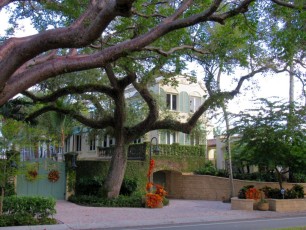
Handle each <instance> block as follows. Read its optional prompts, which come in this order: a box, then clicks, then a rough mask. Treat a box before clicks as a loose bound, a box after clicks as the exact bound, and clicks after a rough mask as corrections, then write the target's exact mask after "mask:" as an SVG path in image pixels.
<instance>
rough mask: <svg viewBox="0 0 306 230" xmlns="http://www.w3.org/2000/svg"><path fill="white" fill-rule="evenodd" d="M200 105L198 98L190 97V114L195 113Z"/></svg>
mask: <svg viewBox="0 0 306 230" xmlns="http://www.w3.org/2000/svg"><path fill="white" fill-rule="evenodd" d="M200 105H201V98H200V97H190V112H192V113H193V112H195V111H197V110H198V108H199V107H200Z"/></svg>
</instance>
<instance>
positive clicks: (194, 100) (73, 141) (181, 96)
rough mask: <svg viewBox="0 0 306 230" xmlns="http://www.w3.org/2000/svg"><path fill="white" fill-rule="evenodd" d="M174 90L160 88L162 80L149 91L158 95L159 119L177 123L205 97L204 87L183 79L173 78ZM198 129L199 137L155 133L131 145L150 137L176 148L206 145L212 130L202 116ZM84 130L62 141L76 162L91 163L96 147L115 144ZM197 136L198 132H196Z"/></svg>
mask: <svg viewBox="0 0 306 230" xmlns="http://www.w3.org/2000/svg"><path fill="white" fill-rule="evenodd" d="M176 79H177V81H178V84H177V86H175V87H174V86H171V85H164V84H163V82H162V79H159V80H158V81H157V82H156V84H155V85H153V86H152V87H151V88H150V90H151V91H152V93H153V94H154V95H158V97H159V98H160V101H162V102H161V103H164V105H163V106H161V108H162V109H161V110H160V116H161V117H162V116H163V115H165V114H171V116H172V117H173V118H175V119H177V120H179V121H183V122H184V121H186V120H187V119H188V118H189V117H190V116H191V115H192V114H193V113H194V112H195V111H196V110H197V109H198V108H199V106H200V105H201V104H202V103H203V102H204V100H205V97H206V96H207V91H206V89H205V86H204V85H203V84H202V83H200V82H196V83H191V82H190V81H188V80H187V79H186V77H184V76H180V77H177V78H176ZM126 97H127V98H133V97H134V98H136V97H137V91H136V90H135V89H134V88H132V87H131V88H128V89H127V90H126ZM199 124H200V125H199V127H198V128H199V129H198V130H202V133H200V134H199V132H197V134H185V133H181V132H173V131H170V130H155V131H151V132H149V133H147V134H146V135H145V136H143V137H141V138H139V139H137V140H135V141H134V143H141V142H145V141H146V142H149V141H150V140H151V139H152V138H153V137H154V138H156V139H157V142H158V144H173V143H178V144H180V145H206V142H207V140H208V139H211V138H213V127H212V126H211V125H210V124H209V122H208V121H207V119H206V116H205V114H203V115H202V116H201V118H200V119H199ZM87 130H88V129H81V128H76V129H75V130H74V132H73V135H71V136H70V137H69V138H67V139H66V143H65V152H66V153H67V152H76V153H78V158H79V159H93V158H96V157H97V156H98V147H100V148H106V147H111V146H112V145H115V144H116V140H115V139H114V138H112V137H111V136H109V135H104V136H103V137H97V136H90V135H88V131H87ZM200 132H201V131H200Z"/></svg>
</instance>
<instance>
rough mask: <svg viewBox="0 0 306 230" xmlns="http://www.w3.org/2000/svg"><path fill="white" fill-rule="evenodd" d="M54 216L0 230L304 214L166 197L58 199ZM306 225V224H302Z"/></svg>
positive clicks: (63, 229) (65, 229)
mask: <svg viewBox="0 0 306 230" xmlns="http://www.w3.org/2000/svg"><path fill="white" fill-rule="evenodd" d="M56 210H57V213H56V215H55V216H54V217H55V218H56V219H57V220H58V222H59V224H57V225H43V226H20V227H3V228H0V229H1V230H12V229H14V230H68V229H69V230H71V229H75V230H81V229H84V230H85V229H86V230H88V229H109V228H116V229H126V228H131V227H137V228H138V229H139V227H140V226H143V227H149V226H156V225H168V224H190V223H211V222H222V221H232V220H251V219H261V218H282V217H283V218H285V217H290V216H306V212H287V213H279V212H272V211H243V210H231V204H229V203H223V202H221V201H205V200H170V204H169V205H168V206H165V207H163V208H156V209H150V208H103V207H85V206H79V205H76V204H73V203H70V202H68V201H63V200H60V201H58V202H57V205H56ZM305 225H306V223H305Z"/></svg>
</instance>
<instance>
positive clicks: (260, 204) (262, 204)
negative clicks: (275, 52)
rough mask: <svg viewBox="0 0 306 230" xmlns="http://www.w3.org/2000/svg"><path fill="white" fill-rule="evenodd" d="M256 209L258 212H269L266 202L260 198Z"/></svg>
mask: <svg viewBox="0 0 306 230" xmlns="http://www.w3.org/2000/svg"><path fill="white" fill-rule="evenodd" d="M257 209H258V210H260V211H268V210H269V203H268V201H267V200H266V199H264V198H261V199H260V201H259V202H258V203H257Z"/></svg>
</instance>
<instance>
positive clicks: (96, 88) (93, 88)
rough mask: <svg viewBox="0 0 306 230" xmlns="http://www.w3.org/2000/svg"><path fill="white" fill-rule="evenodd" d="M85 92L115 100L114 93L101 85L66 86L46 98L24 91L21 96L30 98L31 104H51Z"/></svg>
mask: <svg viewBox="0 0 306 230" xmlns="http://www.w3.org/2000/svg"><path fill="white" fill-rule="evenodd" d="M86 92H99V93H103V94H106V95H108V96H109V97H111V98H113V99H115V98H116V95H115V93H114V91H113V90H112V89H111V88H110V87H107V86H103V85H97V84H86V85H80V86H67V87H65V88H62V89H59V90H57V91H55V92H54V93H52V94H50V95H46V96H41V97H39V96H36V95H35V94H33V93H31V92H29V91H25V92H23V93H22V94H23V95H25V96H27V97H29V98H31V99H32V100H33V102H44V103H47V102H52V101H55V100H57V99H58V98H60V97H63V96H66V95H70V94H82V93H86Z"/></svg>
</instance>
